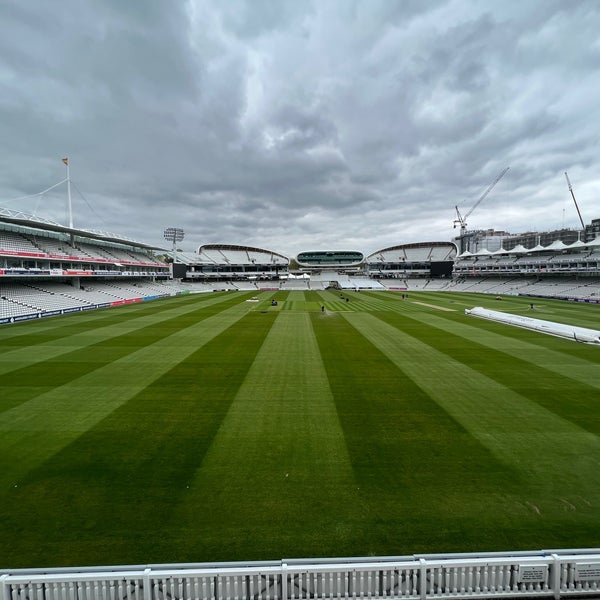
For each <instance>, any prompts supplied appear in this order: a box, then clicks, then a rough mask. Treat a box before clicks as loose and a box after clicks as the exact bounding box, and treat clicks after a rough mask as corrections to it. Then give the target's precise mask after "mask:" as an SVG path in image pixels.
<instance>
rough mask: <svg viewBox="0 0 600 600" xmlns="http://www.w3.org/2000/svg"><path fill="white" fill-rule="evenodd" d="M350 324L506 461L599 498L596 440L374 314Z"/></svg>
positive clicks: (548, 482)
mask: <svg viewBox="0 0 600 600" xmlns="http://www.w3.org/2000/svg"><path fill="white" fill-rule="evenodd" d="M344 318H346V319H348V321H349V322H350V323H351V324H352V325H353V326H354V327H356V329H357V330H358V331H360V332H361V333H362V334H363V335H364V336H365V337H366V338H367V339H369V340H371V341H372V343H373V344H374V345H375V346H376V347H377V348H379V349H380V350H381V351H382V352H383V353H384V354H386V355H387V356H388V357H389V358H390V359H391V360H392V361H393V362H394V363H395V364H396V365H397V366H398V367H399V368H401V369H402V370H404V372H405V373H406V374H407V375H408V376H409V377H410V378H411V379H413V380H414V381H415V382H416V383H417V384H418V385H419V386H420V387H421V388H422V389H423V390H424V391H425V392H426V393H427V394H428V395H429V396H431V398H433V399H434V400H435V401H436V402H438V403H439V404H440V406H441V407H442V408H443V409H444V410H446V411H447V412H448V413H449V414H450V415H452V416H453V417H454V418H455V419H456V420H457V421H459V422H460V423H461V424H462V425H463V426H464V427H465V428H466V429H467V430H468V431H469V432H470V433H471V434H472V435H474V436H475V437H476V438H477V439H479V440H480V441H481V442H482V443H483V444H484V445H485V446H487V447H488V448H489V449H490V450H491V451H492V452H493V453H494V455H495V456H497V457H498V458H499V459H500V460H502V461H504V462H506V463H507V464H508V465H509V466H512V467H515V468H517V469H519V470H520V471H522V472H523V474H524V475H526V476H527V477H529V478H535V479H536V480H537V483H538V484H539V485H545V486H547V487H548V488H549V489H551V488H554V487H555V486H558V487H559V488H560V489H561V490H562V491H564V490H565V488H566V489H568V490H577V492H578V493H581V494H593V495H595V496H597V495H598V492H599V489H598V484H597V473H598V467H599V466H600V440H599V439H598V437H597V436H595V435H593V434H591V433H589V432H587V431H585V430H583V429H581V428H580V427H577V426H576V425H574V424H573V423H571V422H569V421H567V420H566V419H563V418H561V417H559V416H558V415H556V414H554V413H552V412H551V411H549V410H546V409H544V408H542V407H541V406H539V405H538V404H536V403H535V402H532V401H530V400H528V399H527V398H524V397H523V396H521V395H519V394H516V393H515V392H513V391H512V390H510V389H508V388H507V387H506V386H503V385H501V384H499V383H498V382H496V381H494V380H493V379H490V378H489V377H486V376H484V375H482V374H481V373H479V372H478V371H477V370H475V369H472V368H470V367H468V366H467V365H464V364H462V363H461V362H459V361H457V360H454V359H452V358H449V357H448V356H447V355H446V354H444V353H442V352H439V351H438V350H435V349H434V348H432V347H431V346H428V345H427V344H424V343H423V342H420V341H419V340H417V339H416V338H415V337H413V336H410V335H408V334H406V333H404V332H403V331H401V330H399V329H398V328H396V327H393V326H392V325H389V324H387V323H384V322H383V321H381V320H380V319H377V318H376V317H374V316H373V315H368V314H353V313H347V314H344Z"/></svg>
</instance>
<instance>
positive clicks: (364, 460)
mask: <svg viewBox="0 0 600 600" xmlns="http://www.w3.org/2000/svg"><path fill="white" fill-rule="evenodd" d="M312 321H313V327H314V330H315V334H316V337H317V340H318V342H319V348H320V350H321V356H322V357H323V361H324V364H325V368H326V370H327V375H328V378H329V383H330V386H331V390H332V393H333V396H334V399H335V402H336V406H337V411H338V414H339V415H340V420H341V423H342V427H343V429H344V435H345V437H346V445H347V446H348V449H349V451H350V456H351V459H352V466H353V469H354V471H355V474H356V477H357V479H358V480H359V481H360V482H361V485H365V486H368V487H369V488H373V491H375V490H377V489H379V490H380V491H386V492H387V493H398V494H399V500H400V501H401V500H402V493H403V492H406V491H407V490H410V489H411V488H414V487H415V486H418V487H419V488H420V489H421V491H423V488H430V489H431V492H432V493H433V494H438V493H440V492H441V491H442V490H443V493H444V494H447V493H451V492H452V491H454V493H456V492H457V491H460V490H462V491H463V492H465V493H469V492H470V493H486V492H489V491H490V485H491V488H492V489H496V491H497V490H498V489H505V490H506V489H508V488H510V487H512V484H513V483H514V481H515V471H514V470H512V469H509V468H507V467H506V466H505V465H503V464H502V463H500V462H499V461H498V460H496V458H495V457H494V456H493V455H492V454H491V452H490V451H489V450H488V449H487V448H486V447H485V446H483V445H482V444H481V443H480V442H478V441H477V440H476V439H475V438H474V437H473V436H472V435H471V434H470V433H469V432H468V431H467V430H465V428H464V427H463V426H462V425H461V424H460V423H458V422H457V421H455V420H454V419H453V418H452V417H451V416H450V415H449V414H448V413H447V412H446V411H445V410H443V409H442V408H441V407H440V406H439V405H438V404H437V403H436V402H434V401H433V400H432V399H431V397H430V396H429V395H428V394H427V393H425V392H424V391H423V390H422V389H421V388H420V387H419V386H418V385H417V384H416V383H415V382H414V381H413V380H412V379H411V378H410V377H408V376H407V375H406V373H404V372H403V371H402V370H400V369H398V367H397V366H396V365H395V364H394V363H393V362H392V361H391V360H390V359H389V358H388V357H387V356H385V355H384V354H383V353H382V352H381V351H380V350H378V349H377V348H376V347H375V346H374V345H373V344H372V343H371V342H370V341H368V340H367V339H366V338H365V337H363V336H362V335H361V334H360V333H358V332H357V330H356V329H355V328H354V327H352V326H351V325H350V324H349V323H348V321H347V320H345V319H342V318H340V317H338V316H336V315H332V316H328V315H325V316H323V317H322V316H321V315H313V319H312ZM424 464H426V465H427V468H423V465H424ZM491 473H493V474H494V477H490V475H491ZM366 491H367V492H368V490H366Z"/></svg>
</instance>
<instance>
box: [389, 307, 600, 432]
mask: <svg viewBox="0 0 600 600" xmlns="http://www.w3.org/2000/svg"><path fill="white" fill-rule="evenodd" d="M407 317H408V318H410V319H414V321H415V322H416V323H418V324H419V325H417V326H416V327H411V329H410V333H411V335H413V336H414V337H416V338H418V339H419V340H421V341H422V342H423V343H425V344H428V345H430V346H432V347H434V348H436V349H437V350H439V351H440V352H443V353H444V354H447V355H449V356H451V357H453V358H455V359H456V360H459V361H460V362H462V363H464V364H467V365H469V366H470V367H472V368H474V369H476V370H477V371H479V372H480V373H483V374H485V375H486V376H488V377H490V378H492V379H494V380H495V381H498V382H499V383H501V384H502V385H505V386H506V387H508V388H510V389H512V390H513V391H515V392H517V393H519V394H521V395H522V396H525V397H527V398H529V399H530V400H532V401H533V402H536V403H538V404H540V405H541V406H543V407H545V408H547V409H548V410H550V411H552V412H555V413H556V414H558V415H560V416H561V417H563V418H564V419H567V420H569V421H572V422H573V423H576V424H577V425H578V426H579V427H582V428H583V429H586V430H588V431H591V432H592V433H595V434H598V433H600V405H599V403H598V389H599V388H600V381H598V378H597V371H598V365H595V364H593V363H587V364H586V361H585V360H583V359H581V358H578V357H574V356H571V355H568V354H567V355H563V354H562V353H561V352H559V351H553V350H550V349H548V348H545V347H539V346H536V345H535V344H533V343H529V342H524V341H520V340H517V339H514V338H505V337H504V336H502V335H500V334H496V333H493V332H490V331H487V330H485V329H484V330H481V331H479V332H477V328H476V327H472V326H470V325H468V324H467V323H461V322H460V321H458V322H457V321H451V320H446V319H442V318H436V317H435V316H433V315H427V317H425V316H424V315H417V314H405V315H403V316H402V317H399V316H398V315H390V314H386V315H380V318H381V319H382V320H383V321H386V322H387V323H390V324H391V325H394V326H401V325H400V323H401V321H400V319H406V318H407ZM423 324H427V325H428V326H426V327H423V326H422V325H423ZM441 331H443V335H440V332H441ZM588 350H589V352H590V354H592V353H595V352H596V349H595V348H589V349H588ZM586 375H587V377H586Z"/></svg>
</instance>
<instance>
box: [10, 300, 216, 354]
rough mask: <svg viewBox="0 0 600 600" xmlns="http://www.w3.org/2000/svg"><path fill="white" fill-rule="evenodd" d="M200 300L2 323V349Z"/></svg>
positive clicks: (123, 320) (173, 301)
mask: <svg viewBox="0 0 600 600" xmlns="http://www.w3.org/2000/svg"><path fill="white" fill-rule="evenodd" d="M219 295H224V294H219ZM204 296H205V298H203V299H209V298H212V297H213V296H212V295H210V294H206V295H204ZM199 301H201V299H200V297H199V296H196V295H194V296H192V295H186V296H177V297H173V298H164V299H159V300H153V301H148V302H139V303H135V304H127V305H123V306H119V307H112V308H102V309H97V310H92V311H86V312H79V313H69V314H66V315H61V316H56V317H52V318H47V319H40V320H36V321H26V322H22V323H15V324H13V325H9V326H2V327H0V353H3V352H6V351H8V350H10V349H11V348H12V347H19V346H30V345H33V344H38V343H41V342H49V341H52V340H57V339H60V338H63V337H67V336H70V335H73V334H74V333H79V332H80V331H86V330H87V329H89V328H90V327H92V326H94V325H96V326H98V327H100V326H107V325H113V324H116V323H126V322H127V321H129V320H131V319H134V318H139V317H141V316H143V315H144V314H157V313H159V312H161V311H163V310H172V309H173V308H174V306H176V305H185V304H186V303H188V304H192V303H197V302H199Z"/></svg>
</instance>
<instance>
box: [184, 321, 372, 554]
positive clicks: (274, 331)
mask: <svg viewBox="0 0 600 600" xmlns="http://www.w3.org/2000/svg"><path fill="white" fill-rule="evenodd" d="M190 519H196V520H197V521H198V522H199V524H200V531H199V535H197V536H196V537H195V538H192V537H189V538H188V546H187V547H188V550H189V551H188V554H190V555H194V556H200V557H202V558H207V557H209V556H210V557H212V558H213V560H214V559H217V560H219V559H224V558H227V557H229V558H231V557H237V558H241V556H242V555H243V553H244V552H246V553H248V543H247V541H248V539H252V540H253V542H252V545H251V546H252V549H251V550H250V556H248V555H247V554H246V558H258V557H260V558H266V557H268V556H284V555H289V554H290V553H294V555H310V556H315V555H320V554H322V551H323V546H326V547H327V548H331V547H333V546H335V544H336V542H337V543H341V544H342V546H345V544H347V542H348V540H349V539H350V537H351V535H352V533H353V532H356V526H357V523H358V522H360V520H361V513H360V502H359V500H358V496H357V493H356V482H355V481H354V478H353V472H352V468H351V464H350V458H349V456H348V451H347V448H346V446H345V443H344V435H343V432H342V429H341V426H340V423H339V419H338V415H337V411H336V407H335V403H334V401H333V398H332V395H331V391H330V389H329V384H328V380H327V374H326V372H325V370H324V368H323V363H322V361H321V357H320V353H319V348H318V345H317V343H316V340H315V337H314V333H313V331H312V328H311V326H310V318H309V315H307V314H300V313H294V312H287V313H286V312H280V313H278V316H277V320H276V322H275V324H274V325H273V327H272V328H271V330H270V332H269V334H268V336H267V338H266V339H265V342H264V344H263V346H262V347H261V349H260V351H259V352H258V354H257V355H256V359H255V361H254V364H253V365H252V368H251V369H250V371H249V372H248V375H247V376H246V378H245V380H244V382H243V383H242V385H241V386H240V389H239V392H238V394H237V396H236V398H235V400H234V402H233V403H232V405H231V408H230V410H229V412H228V414H227V416H226V418H225V419H224V420H223V423H222V425H221V428H220V430H219V432H218V433H217V435H216V437H215V440H214V442H213V444H212V446H211V448H210V449H209V451H208V453H207V455H206V458H205V460H204V462H203V464H202V466H201V468H200V469H199V470H198V473H197V475H196V477H195V479H194V481H193V483H192V485H191V486H190V492H189V496H188V497H186V499H185V502H183V504H182V506H181V507H180V511H179V512H178V515H177V518H176V519H175V521H173V523H172V526H174V527H176V526H177V525H178V524H180V523H186V522H189V520H190ZM215 523H218V524H219V526H218V527H215Z"/></svg>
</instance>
